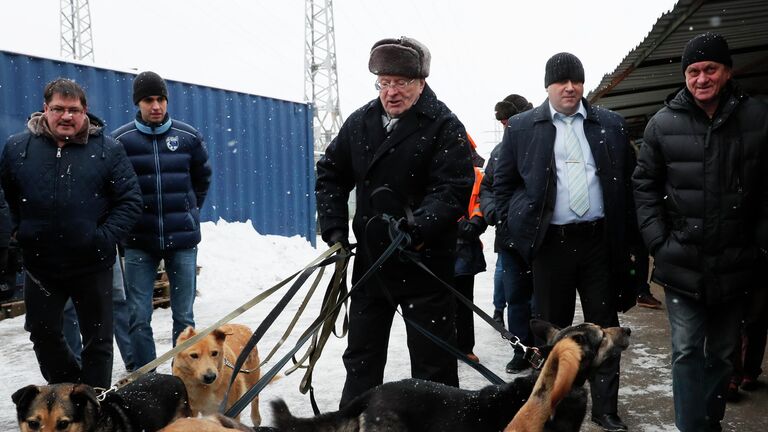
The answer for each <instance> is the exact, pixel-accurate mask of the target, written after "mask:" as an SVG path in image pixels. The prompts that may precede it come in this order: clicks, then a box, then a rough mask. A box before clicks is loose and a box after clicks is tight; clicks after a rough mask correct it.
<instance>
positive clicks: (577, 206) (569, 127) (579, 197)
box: [560, 116, 589, 217]
mask: <svg viewBox="0 0 768 432" xmlns="http://www.w3.org/2000/svg"><path fill="white" fill-rule="evenodd" d="M574 118H575V116H571V117H566V116H561V117H560V120H562V121H563V122H564V123H565V155H566V159H565V167H566V173H567V175H568V194H569V195H570V207H571V210H573V211H574V213H576V214H577V215H579V217H581V216H584V213H586V212H587V210H589V194H588V191H587V167H586V164H585V163H584V154H583V152H582V151H581V143H580V142H579V137H577V136H576V131H574V130H573V119H574Z"/></svg>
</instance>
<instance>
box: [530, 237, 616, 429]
mask: <svg viewBox="0 0 768 432" xmlns="http://www.w3.org/2000/svg"><path fill="white" fill-rule="evenodd" d="M563 227H565V228H562V227H560V226H555V225H551V226H550V227H549V229H548V230H547V233H546V235H545V237H544V242H543V244H542V246H541V249H539V251H538V253H537V255H536V256H535V257H534V259H533V263H532V270H533V298H534V301H533V304H534V315H535V316H536V317H538V318H540V319H543V320H546V321H549V322H551V323H552V324H555V325H557V326H559V327H561V328H562V327H567V326H569V325H571V324H573V317H574V313H575V308H576V293H577V292H578V294H579V298H580V299H581V308H582V310H583V311H584V320H585V321H587V322H592V323H595V324H597V325H600V326H603V327H615V326H618V325H619V318H618V315H617V313H616V308H615V307H614V293H613V291H612V289H611V287H610V283H609V274H610V271H609V270H610V269H609V260H608V250H607V242H606V240H605V237H604V233H603V229H602V224H599V223H598V224H594V225H593V224H578V225H565V226H563ZM619 360H620V358H619V357H616V358H613V359H609V360H606V361H605V362H603V364H602V365H601V366H600V367H599V368H598V370H597V373H596V374H595V376H594V377H592V378H590V380H589V382H590V391H591V394H592V414H593V415H601V414H608V413H614V414H615V413H616V411H617V406H618V393H619Z"/></svg>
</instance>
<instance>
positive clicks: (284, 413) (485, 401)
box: [272, 320, 630, 432]
mask: <svg viewBox="0 0 768 432" xmlns="http://www.w3.org/2000/svg"><path fill="white" fill-rule="evenodd" d="M531 329H532V331H533V332H534V334H535V335H537V336H539V337H540V338H542V339H543V340H545V341H547V345H546V346H544V347H542V348H541V350H542V351H543V352H544V353H545V354H549V353H550V352H551V353H552V355H551V356H548V360H547V362H548V364H549V366H548V367H546V366H545V369H544V371H543V372H542V373H541V374H538V376H542V375H543V376H544V378H542V381H541V383H540V384H539V385H538V387H535V384H536V380H537V374H531V375H528V376H523V377H519V378H516V379H515V380H514V381H512V382H510V383H507V384H503V385H490V386H487V387H484V388H482V389H480V390H477V391H471V390H463V389H459V388H455V387H450V386H446V385H443V384H437V383H433V382H429V381H424V380H418V379H406V380H402V381H396V382H390V383H385V384H382V385H379V386H377V387H375V388H373V389H371V390H369V391H367V392H366V393H363V394H362V395H360V396H359V397H357V398H356V399H354V400H353V401H352V402H350V403H349V404H348V405H347V406H345V407H344V408H342V409H341V410H339V411H336V412H332V413H327V414H323V415H320V416H317V417H312V418H297V417H294V416H292V415H291V413H290V411H289V410H288V407H287V405H286V404H285V402H284V401H283V400H276V401H273V402H272V409H273V411H274V418H275V425H276V427H277V429H278V430H281V431H291V432H304V431H328V432H331V431H338V432H354V431H367V432H375V431H423V432H428V431H435V432H437V431H446V430H450V431H454V432H481V431H489V432H490V431H493V432H496V431H500V430H503V429H505V427H511V428H517V429H511V430H542V428H543V430H547V431H578V430H579V428H580V427H581V423H582V422H583V420H584V416H585V414H586V406H587V393H586V391H585V390H584V388H583V387H582V385H583V384H584V382H585V381H586V379H587V378H588V376H589V374H591V373H593V372H594V371H595V370H596V369H597V367H598V366H600V364H601V363H602V362H603V361H605V359H607V358H609V357H612V356H616V355H619V354H620V353H621V351H623V350H624V349H626V348H627V346H629V335H630V330H629V329H628V328H620V327H613V328H608V329H603V328H601V327H599V326H597V325H594V324H589V323H585V324H580V325H576V326H570V327H567V328H565V329H559V328H557V327H555V326H554V325H552V324H550V323H547V322H545V321H541V320H532V321H531ZM558 342H562V344H563V347H562V348H558V349H555V348H554V347H553V346H555V344H557V343H558ZM574 351H575V352H576V354H574ZM574 360H576V361H575V362H574ZM557 369H563V371H562V374H561V375H559V374H558V373H557V372H558V371H557ZM558 377H559V380H560V381H559V382H558ZM534 389H535V390H536V393H535V394H533V395H532V391H533V390H534ZM529 396H532V397H534V398H538V399H539V400H551V401H554V402H555V403H556V404H557V407H556V409H555V410H554V414H553V415H552V418H551V419H550V418H549V414H552V409H550V410H549V412H545V410H544V409H543V408H542V407H541V406H540V404H541V402H536V401H534V402H532V403H530V404H529V405H528V406H527V407H526V411H525V412H527V413H535V414H536V415H537V417H536V418H535V419H531V420H530V421H528V422H527V423H526V422H523V420H522V419H521V420H519V421H518V423H517V424H512V421H513V417H514V415H515V414H516V413H517V412H518V411H519V410H520V409H521V408H523V407H524V406H525V404H526V402H527V400H528V399H529ZM535 407H539V410H540V411H541V412H537V411H536V410H535ZM545 414H546V415H547V417H546V418H543V416H544V415H545ZM521 424H522V426H525V427H531V429H522V426H521ZM537 427H538V429H536V428H537Z"/></svg>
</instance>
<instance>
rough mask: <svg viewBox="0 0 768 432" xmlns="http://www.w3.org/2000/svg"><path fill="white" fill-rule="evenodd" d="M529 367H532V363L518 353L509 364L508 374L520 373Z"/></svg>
mask: <svg viewBox="0 0 768 432" xmlns="http://www.w3.org/2000/svg"><path fill="white" fill-rule="evenodd" d="M529 367H531V363H530V362H528V360H526V359H524V358H523V354H522V353H518V352H516V353H515V356H514V357H512V360H510V361H509V363H507V373H520V372H522V371H524V370H526V369H528V368H529Z"/></svg>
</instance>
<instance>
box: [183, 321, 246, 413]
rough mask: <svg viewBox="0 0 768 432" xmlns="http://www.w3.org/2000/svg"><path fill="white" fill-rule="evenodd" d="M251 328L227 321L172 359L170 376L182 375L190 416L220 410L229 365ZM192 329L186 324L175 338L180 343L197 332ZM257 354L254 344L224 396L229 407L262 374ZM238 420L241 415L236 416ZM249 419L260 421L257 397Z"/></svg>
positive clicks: (241, 348) (229, 377) (232, 362)
mask: <svg viewBox="0 0 768 432" xmlns="http://www.w3.org/2000/svg"><path fill="white" fill-rule="evenodd" d="M252 333H253V332H251V329H249V328H248V327H246V326H244V325H241V324H226V325H223V326H221V327H219V328H218V329H216V330H214V331H212V332H211V333H210V334H208V335H206V336H205V337H204V338H202V339H201V340H199V341H198V342H197V343H195V344H193V345H192V346H190V347H189V348H187V349H185V350H183V351H181V352H180V353H178V354H176V356H175V357H174V358H173V367H172V373H173V375H175V376H177V377H179V378H181V380H182V381H183V382H184V385H185V386H186V387H187V393H188V394H189V405H190V408H191V409H192V416H193V417H196V416H197V415H198V414H202V415H213V414H216V413H217V412H218V411H219V405H220V404H221V401H222V400H223V399H224V393H225V392H226V390H227V386H228V385H229V382H230V380H231V379H232V372H233V368H232V366H233V365H234V364H235V361H236V360H237V357H238V356H239V355H240V352H241V351H242V350H243V348H244V347H245V345H246V344H247V343H248V341H249V340H250V338H251V334H252ZM196 334H197V333H196V332H195V329H194V328H192V327H187V328H186V329H185V330H184V331H183V332H182V333H181V334H180V335H179V337H178V339H177V341H176V343H177V344H180V343H182V342H184V341H185V340H187V339H189V338H191V337H192V336H194V335H196ZM259 363H260V361H259V354H258V351H257V350H256V348H255V347H254V349H253V351H251V352H250V354H248V358H247V359H246V361H245V363H244V364H243V370H242V371H241V372H240V373H238V374H237V377H236V379H235V381H234V383H233V384H232V388H231V390H230V391H229V397H228V399H227V407H229V406H231V405H232V404H233V403H234V402H235V401H237V400H238V399H240V397H241V396H242V395H243V394H244V393H245V392H246V391H247V390H248V389H249V388H251V387H253V385H254V384H256V382H257V381H258V380H259V378H260V377H261V369H260V368H259ZM237 419H238V420H239V419H240V416H239V415H238V416H237ZM251 421H252V422H253V425H254V426H259V425H260V424H261V415H260V414H259V399H258V397H257V398H255V399H254V400H253V401H252V402H251Z"/></svg>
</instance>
